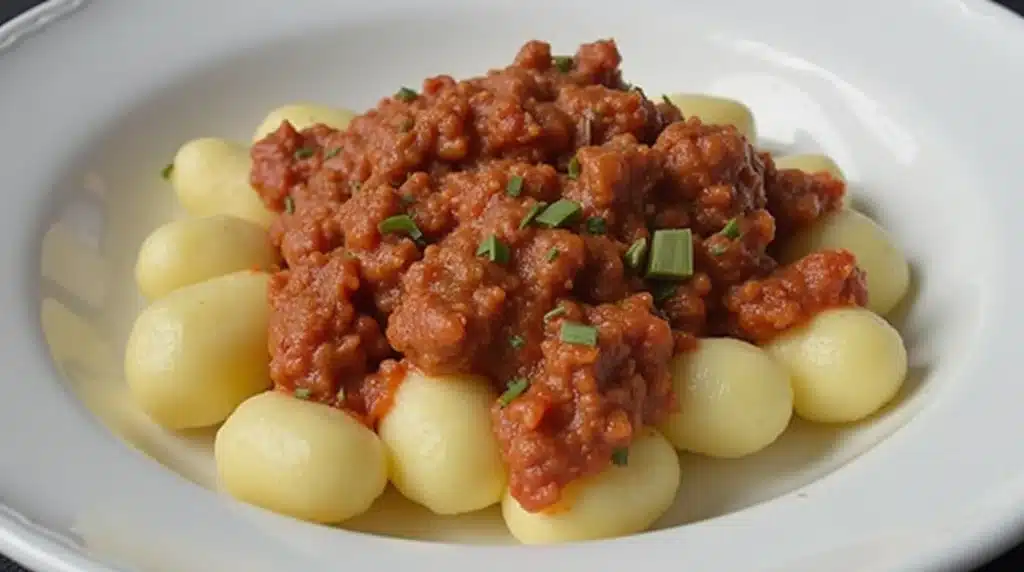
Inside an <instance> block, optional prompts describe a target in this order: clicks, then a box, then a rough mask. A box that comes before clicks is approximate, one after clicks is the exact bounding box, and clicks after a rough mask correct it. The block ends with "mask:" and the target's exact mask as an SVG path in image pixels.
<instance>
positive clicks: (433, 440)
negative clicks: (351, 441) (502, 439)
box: [378, 370, 506, 514]
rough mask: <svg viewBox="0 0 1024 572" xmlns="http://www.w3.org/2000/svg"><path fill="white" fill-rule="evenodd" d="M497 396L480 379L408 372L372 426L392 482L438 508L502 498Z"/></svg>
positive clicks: (474, 506) (458, 509)
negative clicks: (494, 412)
mask: <svg viewBox="0 0 1024 572" xmlns="http://www.w3.org/2000/svg"><path fill="white" fill-rule="evenodd" d="M496 398H497V396H496V395H495V394H494V393H493V391H492V390H491V388H490V384H489V383H488V381H487V380H486V379H484V378H480V377H474V376H465V375H459V376H456V375H451V376H427V375H424V374H422V373H420V372H418V371H415V370H411V371H410V372H409V374H408V375H406V377H405V380H404V381H403V382H402V385H401V386H400V387H399V388H398V391H397V392H396V394H395V399H394V404H393V405H392V406H391V409H390V411H388V414H387V415H386V416H385V417H384V418H383V419H382V420H381V422H380V425H379V427H378V432H379V433H380V437H381V439H382V440H383V442H384V444H385V446H386V447H387V450H388V454H389V456H390V460H391V481H392V483H394V485H395V488H397V489H398V490H399V491H400V492H401V493H402V494H403V495H405V496H406V498H408V499H409V500H412V501H413V502H416V503H419V504H421V505H423V506H425V507H427V508H429V509H430V510H432V511H433V512H435V513H438V514H459V513H463V512H470V511H474V510H478V509H481V508H484V507H486V506H490V505H492V504H495V503H497V502H498V501H499V500H501V494H502V491H503V490H504V489H505V480H506V476H505V465H504V464H503V462H502V460H501V453H500V451H499V449H498V441H497V439H496V438H495V437H494V432H493V430H492V427H491V415H490V408H491V406H492V405H493V404H494V401H495V399H496Z"/></svg>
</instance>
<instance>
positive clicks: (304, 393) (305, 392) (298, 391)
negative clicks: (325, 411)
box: [295, 387, 313, 399]
mask: <svg viewBox="0 0 1024 572" xmlns="http://www.w3.org/2000/svg"><path fill="white" fill-rule="evenodd" d="M311 393H313V392H312V391H310V390H309V388H307V387H296V388H295V397H298V398H299V399H309V396H310V394H311Z"/></svg>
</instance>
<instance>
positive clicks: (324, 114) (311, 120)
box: [252, 103, 355, 142]
mask: <svg viewBox="0 0 1024 572" xmlns="http://www.w3.org/2000/svg"><path fill="white" fill-rule="evenodd" d="M353 117H355V113H353V112H351V111H349V110H347V109H341V108H337V107H328V106H326V105H318V104H316V103H292V104H288V105H283V106H281V107H278V108H277V109H275V110H273V111H271V112H270V113H269V114H268V115H267V117H266V119H264V120H263V122H262V123H260V125H259V127H257V128H256V133H254V134H253V136H252V140H253V141H254V142H255V141H259V140H260V139H263V138H264V137H266V136H267V135H269V134H271V133H273V132H274V131H277V128H278V127H280V126H281V123H283V122H285V121H287V122H288V123H291V124H292V127H294V128H295V129H297V130H299V131H302V130H303V129H305V128H307V127H312V126H314V125H316V124H318V123H322V124H324V125H326V126H328V127H333V128H335V129H344V128H346V127H348V124H349V122H350V121H352V118H353Z"/></svg>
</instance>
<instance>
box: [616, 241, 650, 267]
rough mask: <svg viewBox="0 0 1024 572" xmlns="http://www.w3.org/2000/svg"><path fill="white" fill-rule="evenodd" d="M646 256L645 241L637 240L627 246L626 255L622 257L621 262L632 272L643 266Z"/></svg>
mask: <svg viewBox="0 0 1024 572" xmlns="http://www.w3.org/2000/svg"><path fill="white" fill-rule="evenodd" d="M646 254H647V239H646V238H643V237H641V238H638V239H636V240H634V241H633V244H630V245H629V248H628V249H627V250H626V254H625V255H623V257H622V258H623V260H624V261H625V262H626V266H628V267H630V268H632V269H633V270H639V269H640V268H642V267H643V265H644V256H645V255H646Z"/></svg>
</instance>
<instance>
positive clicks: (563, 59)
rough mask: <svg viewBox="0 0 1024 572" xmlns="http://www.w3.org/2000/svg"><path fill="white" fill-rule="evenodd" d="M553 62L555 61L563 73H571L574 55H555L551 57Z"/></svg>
mask: <svg viewBox="0 0 1024 572" xmlns="http://www.w3.org/2000/svg"><path fill="white" fill-rule="evenodd" d="M551 63H553V64H554V65H555V67H556V68H557V69H558V71H560V72H562V73H569V72H570V71H572V64H573V60H572V56H555V57H553V58H551Z"/></svg>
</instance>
